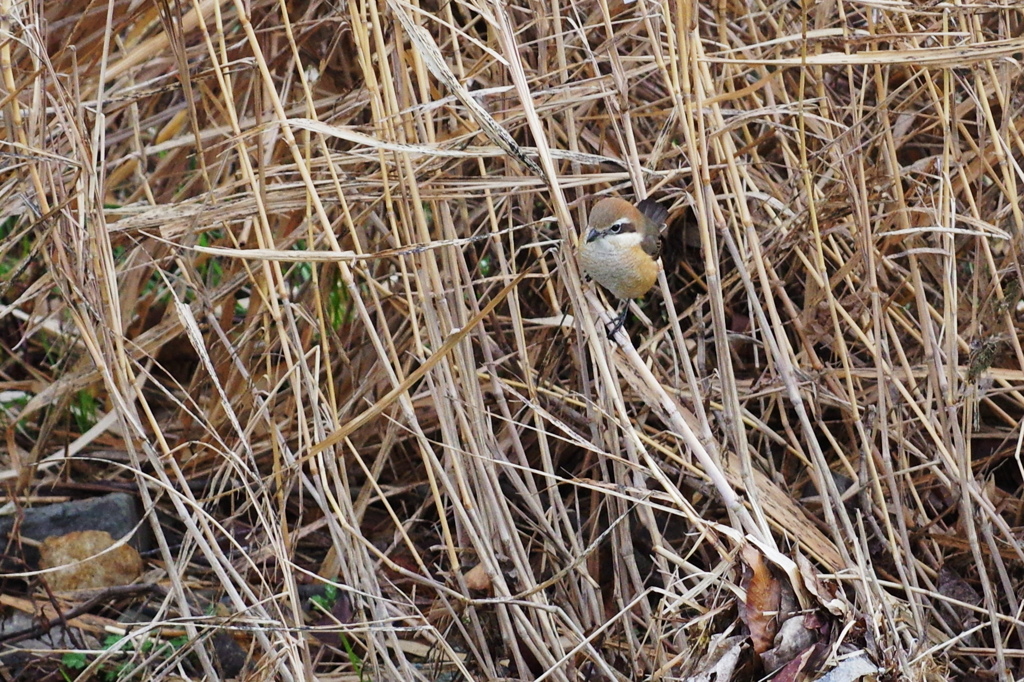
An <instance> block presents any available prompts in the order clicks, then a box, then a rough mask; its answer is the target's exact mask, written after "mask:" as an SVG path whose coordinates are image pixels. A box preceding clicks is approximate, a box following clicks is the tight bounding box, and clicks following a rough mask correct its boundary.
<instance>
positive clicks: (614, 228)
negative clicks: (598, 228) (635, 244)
mask: <svg viewBox="0 0 1024 682" xmlns="http://www.w3.org/2000/svg"><path fill="white" fill-rule="evenodd" d="M608 231H609V232H611V233H612V234H618V233H619V232H622V223H612V226H611V227H610V228H608Z"/></svg>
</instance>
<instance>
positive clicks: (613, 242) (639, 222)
mask: <svg viewBox="0 0 1024 682" xmlns="http://www.w3.org/2000/svg"><path fill="white" fill-rule="evenodd" d="M667 217H668V210H667V209H666V208H665V207H664V206H662V205H661V204H659V203H658V202H656V201H654V200H652V199H644V200H643V201H641V202H640V203H639V204H637V205H636V206H634V205H633V204H631V203H629V202H628V201H625V200H624V199H616V198H607V199H602V200H601V201H599V202H597V205H595V206H594V208H593V210H591V212H590V223H589V225H588V226H587V231H586V234H585V235H584V238H583V243H581V244H580V255H579V258H580V266H581V267H582V268H583V271H584V272H586V273H587V274H588V275H590V276H591V277H592V278H593V279H594V280H595V281H596V282H597V283H598V284H600V285H601V286H603V287H604V288H605V289H607V290H608V291H610V292H612V293H613V294H615V295H616V296H617V297H619V298H621V299H623V305H622V310H621V311H619V315H618V318H617V320H616V322H615V326H613V327H612V329H611V331H609V332H608V338H611V337H613V336H614V335H615V332H617V331H619V329H621V328H622V325H623V324H624V323H625V322H626V314H627V313H628V312H629V299H631V298H639V297H640V296H643V295H644V294H646V293H647V292H648V291H650V290H651V287H653V286H654V282H655V281H656V280H657V279H658V263H657V258H658V254H659V252H660V251H661V239H660V232H661V226H662V225H664V224H665V219H666V218H667Z"/></svg>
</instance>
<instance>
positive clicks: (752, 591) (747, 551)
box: [740, 545, 782, 654]
mask: <svg viewBox="0 0 1024 682" xmlns="http://www.w3.org/2000/svg"><path fill="white" fill-rule="evenodd" d="M741 557H742V559H743V561H744V562H745V563H746V565H747V567H748V569H749V570H746V571H744V576H743V582H742V584H741V586H742V587H743V589H744V590H745V591H746V593H747V598H746V600H745V601H744V603H743V605H742V607H741V608H740V618H741V619H742V620H743V622H744V623H745V624H746V626H747V628H748V629H749V630H750V639H751V640H753V643H754V651H755V652H756V653H758V654H763V653H764V652H765V651H768V650H769V649H771V648H772V644H773V642H774V641H775V633H776V632H778V629H779V619H778V611H779V605H780V604H781V603H782V586H781V585H780V583H779V581H778V580H776V579H775V576H774V575H772V571H771V568H769V566H768V564H767V563H765V561H764V557H762V556H761V552H760V551H758V550H757V549H756V548H754V547H752V546H751V545H747V546H745V547H744V548H743V550H742V552H741Z"/></svg>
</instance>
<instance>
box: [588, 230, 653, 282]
mask: <svg viewBox="0 0 1024 682" xmlns="http://www.w3.org/2000/svg"><path fill="white" fill-rule="evenodd" d="M580 266H581V267H582V268H583V271H584V272H586V273H587V274H588V275H590V276H591V277H592V278H594V281H595V282H597V283H598V284H600V285H601V286H603V287H604V288H605V289H607V290H608V291H610V292H612V293H613V294H615V295H616V296H618V297H619V298H639V297H640V296H643V295H644V294H646V293H647V292H648V291H650V289H651V287H653V286H654V282H655V281H656V280H657V279H658V265H657V263H656V262H655V261H654V260H653V259H651V257H650V256H648V255H647V254H646V253H644V251H643V249H641V248H640V236H639V235H635V234H630V235H615V236H610V237H606V238H604V239H598V240H595V241H593V242H591V243H589V244H588V243H584V244H581V245H580Z"/></svg>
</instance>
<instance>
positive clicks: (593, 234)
mask: <svg viewBox="0 0 1024 682" xmlns="http://www.w3.org/2000/svg"><path fill="white" fill-rule="evenodd" d="M599 236H601V233H600V232H598V231H597V230H596V229H594V228H591V229H590V230H589V231H588V232H587V243H588V244H589V243H590V242H592V241H594V240H595V239H597V238H598V237H599Z"/></svg>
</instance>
